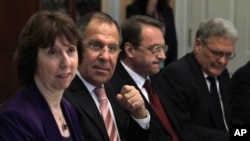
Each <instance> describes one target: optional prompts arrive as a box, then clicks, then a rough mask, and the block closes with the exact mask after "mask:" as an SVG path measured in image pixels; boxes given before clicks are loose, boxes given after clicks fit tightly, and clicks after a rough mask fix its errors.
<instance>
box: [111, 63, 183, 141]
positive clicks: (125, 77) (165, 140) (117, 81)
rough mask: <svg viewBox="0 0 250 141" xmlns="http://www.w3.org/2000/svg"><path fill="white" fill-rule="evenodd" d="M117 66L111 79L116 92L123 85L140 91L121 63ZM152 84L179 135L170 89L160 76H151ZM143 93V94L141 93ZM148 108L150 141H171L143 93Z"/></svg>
mask: <svg viewBox="0 0 250 141" xmlns="http://www.w3.org/2000/svg"><path fill="white" fill-rule="evenodd" d="M117 63H118V64H117V66H116V70H115V73H114V75H113V77H112V79H111V81H110V82H111V84H112V86H113V88H114V89H115V91H116V92H117V93H118V92H120V90H121V88H122V86H123V85H133V86H135V87H136V88H137V89H138V90H139V91H140V89H139V88H138V86H137V85H136V83H135V82H134V80H133V79H132V78H131V76H130V75H129V74H128V72H127V71H126V70H125V69H124V67H123V66H122V64H121V62H120V61H118V62H117ZM150 80H151V84H152V85H153V87H154V89H155V91H156V92H157V94H158V96H159V98H160V100H161V104H162V105H163V108H164V109H165V112H166V113H167V115H168V117H169V118H170V121H171V123H172V125H173V127H174V129H175V130H176V132H177V134H178V132H179V127H178V125H177V122H176V121H175V118H174V115H173V111H172V107H171V106H172V105H171V100H170V99H171V98H170V97H169V94H168V88H166V85H164V82H165V81H164V80H163V79H162V78H161V77H160V76H159V75H154V76H150ZM140 93H141V92H140ZM141 95H142V97H143V99H144V102H145V105H146V108H147V109H148V110H149V112H150V114H151V119H152V121H151V124H150V126H151V130H150V133H149V134H150V136H149V141H171V137H170V136H169V133H168V131H167V130H166V129H165V128H164V126H163V124H162V123H161V121H160V119H159V118H158V116H157V115H156V113H155V112H154V110H153V109H152V108H151V106H150V104H149V103H148V102H147V100H146V99H145V97H144V95H143V94H142V93H141Z"/></svg>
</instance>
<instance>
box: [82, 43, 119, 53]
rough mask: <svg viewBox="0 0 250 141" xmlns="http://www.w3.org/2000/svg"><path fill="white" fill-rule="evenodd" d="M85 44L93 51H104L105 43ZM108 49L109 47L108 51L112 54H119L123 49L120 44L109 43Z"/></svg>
mask: <svg viewBox="0 0 250 141" xmlns="http://www.w3.org/2000/svg"><path fill="white" fill-rule="evenodd" d="M84 45H86V46H87V47H89V48H90V49H91V50H92V51H95V52H99V53H102V52H103V50H104V49H105V45H104V44H103V43H100V42H96V43H89V44H84ZM107 49H108V52H109V53H110V54H112V55H116V54H119V53H120V51H121V50H120V47H119V46H118V45H108V47H107Z"/></svg>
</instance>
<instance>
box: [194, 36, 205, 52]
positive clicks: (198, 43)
mask: <svg viewBox="0 0 250 141" xmlns="http://www.w3.org/2000/svg"><path fill="white" fill-rule="evenodd" d="M202 45H203V43H202V40H201V38H196V39H195V42H194V53H195V54H197V53H199V52H200V49H201V48H202Z"/></svg>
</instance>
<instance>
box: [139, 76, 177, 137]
mask: <svg viewBox="0 0 250 141" xmlns="http://www.w3.org/2000/svg"><path fill="white" fill-rule="evenodd" d="M143 87H144V88H145V89H146V90H147V92H148V97H149V101H150V105H151V107H152V108H153V110H154V111H155V113H156V114H157V116H158V117H159V119H160V120H161V122H162V123H163V125H164V127H165V128H166V129H167V131H168V132H169V134H170V136H171V137H172V139H173V141H179V138H178V136H177V134H176V132H175V130H174V128H173V127H172V124H171V123H170V121H169V118H168V116H167V113H166V112H165V111H164V109H163V107H162V104H161V102H160V99H159V97H158V95H157V93H156V92H155V90H154V89H153V87H152V85H151V84H150V82H149V80H148V79H147V80H146V81H145V83H144V85H143Z"/></svg>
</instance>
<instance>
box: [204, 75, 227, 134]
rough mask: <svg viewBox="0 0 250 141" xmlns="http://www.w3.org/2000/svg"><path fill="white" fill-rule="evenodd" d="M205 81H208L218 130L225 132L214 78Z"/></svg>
mask: <svg viewBox="0 0 250 141" xmlns="http://www.w3.org/2000/svg"><path fill="white" fill-rule="evenodd" d="M207 79H208V80H209V81H210V95H211V99H212V105H213V110H214V113H215V114H216V118H217V119H218V120H217V121H218V122H217V124H218V125H219V129H222V130H226V127H225V124H224V120H223V115H222V109H221V104H220V99H219V94H218V91H217V86H216V82H215V78H214V77H210V76H208V77H207Z"/></svg>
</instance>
